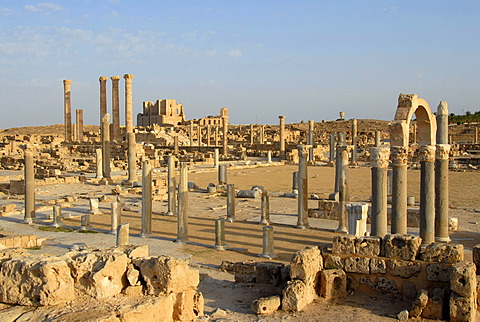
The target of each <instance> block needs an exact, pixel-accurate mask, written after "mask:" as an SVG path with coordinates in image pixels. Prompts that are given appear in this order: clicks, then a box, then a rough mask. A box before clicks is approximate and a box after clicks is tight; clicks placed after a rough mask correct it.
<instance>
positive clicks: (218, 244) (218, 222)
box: [215, 217, 225, 250]
mask: <svg viewBox="0 0 480 322" xmlns="http://www.w3.org/2000/svg"><path fill="white" fill-rule="evenodd" d="M215 249H218V250H225V218H223V217H220V218H218V219H215Z"/></svg>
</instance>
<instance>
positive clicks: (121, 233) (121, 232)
mask: <svg viewBox="0 0 480 322" xmlns="http://www.w3.org/2000/svg"><path fill="white" fill-rule="evenodd" d="M129 231H130V224H129V223H125V224H120V225H118V227H117V246H125V245H128V237H129V236H130V232H129Z"/></svg>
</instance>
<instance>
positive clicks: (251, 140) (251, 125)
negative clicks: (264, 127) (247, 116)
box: [250, 124, 253, 145]
mask: <svg viewBox="0 0 480 322" xmlns="http://www.w3.org/2000/svg"><path fill="white" fill-rule="evenodd" d="M250 145H253V124H250Z"/></svg>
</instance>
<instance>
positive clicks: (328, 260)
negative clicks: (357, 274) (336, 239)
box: [324, 254, 343, 269]
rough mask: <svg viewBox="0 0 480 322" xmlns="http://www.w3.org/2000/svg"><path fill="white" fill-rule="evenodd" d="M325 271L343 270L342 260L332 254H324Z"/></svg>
mask: <svg viewBox="0 0 480 322" xmlns="http://www.w3.org/2000/svg"><path fill="white" fill-rule="evenodd" d="M324 266H325V269H335V268H339V269H343V261H342V258H341V257H340V256H338V255H334V254H325V263H324Z"/></svg>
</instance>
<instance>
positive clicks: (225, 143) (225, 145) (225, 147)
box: [222, 117, 228, 156]
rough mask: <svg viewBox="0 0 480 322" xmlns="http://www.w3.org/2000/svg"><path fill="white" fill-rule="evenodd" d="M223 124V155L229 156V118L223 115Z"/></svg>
mask: <svg viewBox="0 0 480 322" xmlns="http://www.w3.org/2000/svg"><path fill="white" fill-rule="evenodd" d="M222 126H223V155H224V156H228V119H227V118H226V117H222Z"/></svg>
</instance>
